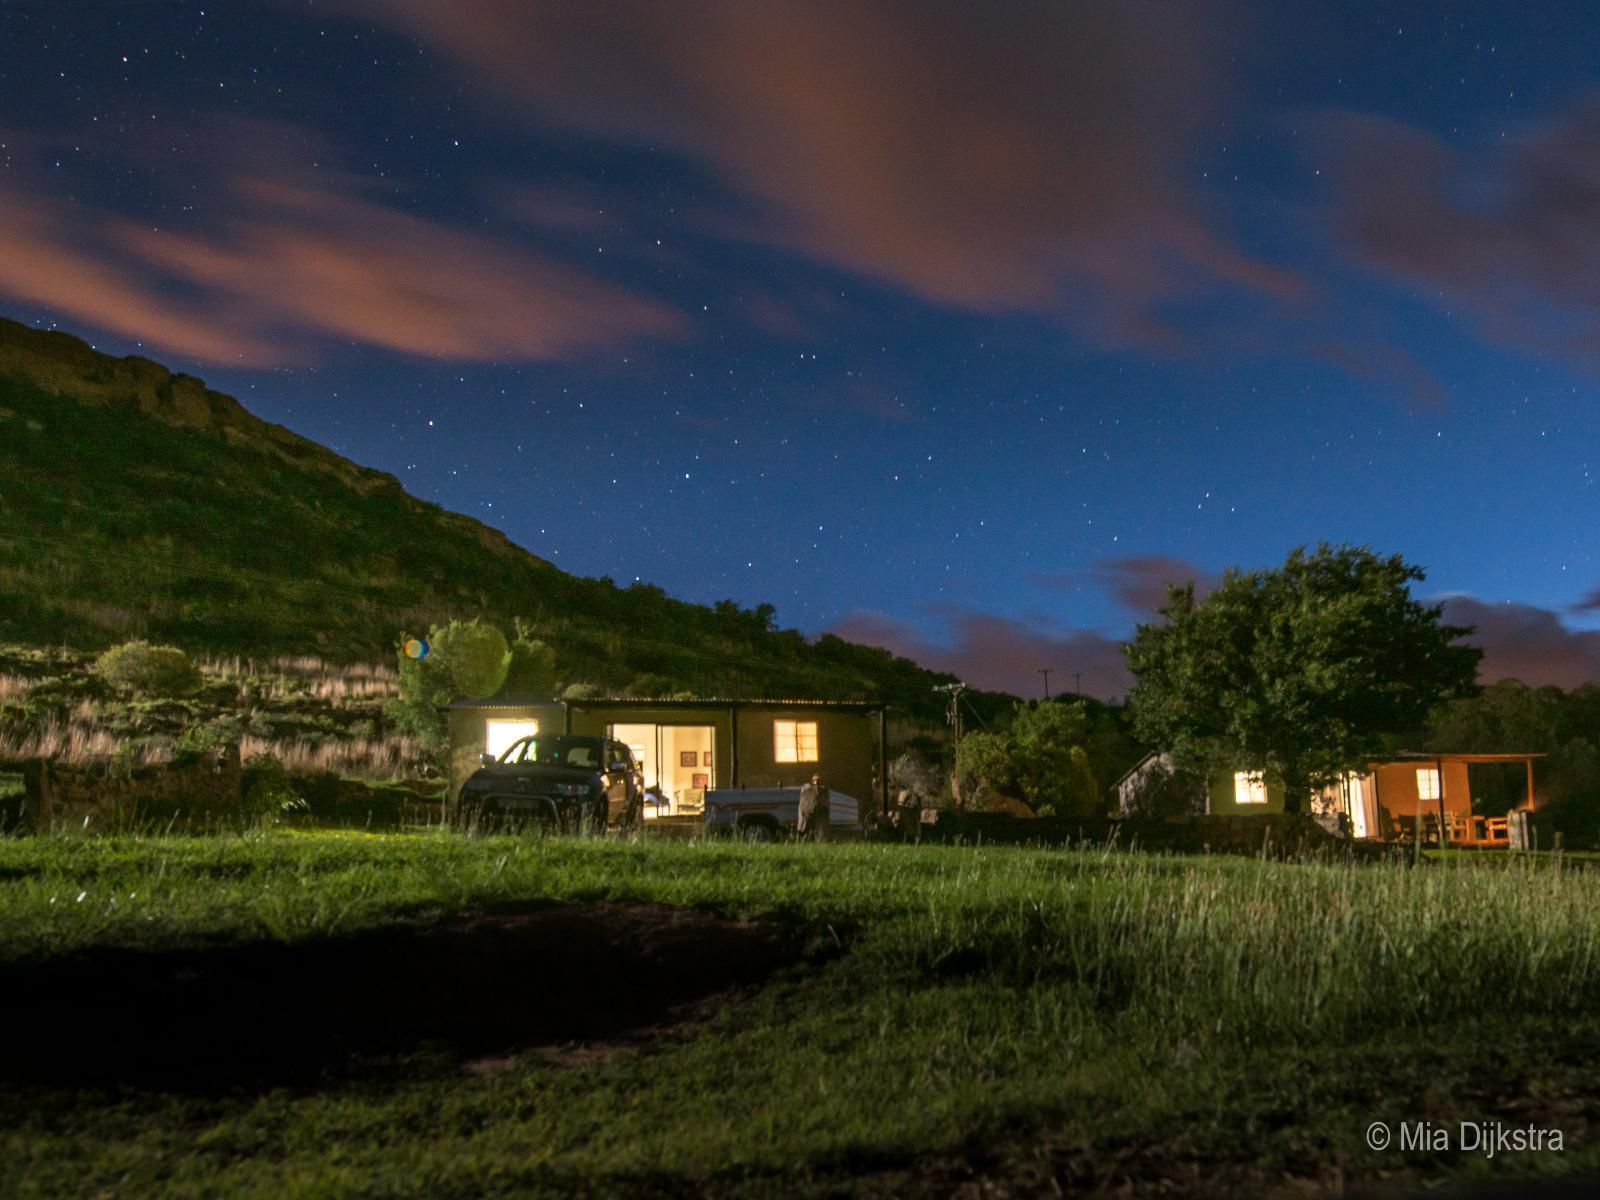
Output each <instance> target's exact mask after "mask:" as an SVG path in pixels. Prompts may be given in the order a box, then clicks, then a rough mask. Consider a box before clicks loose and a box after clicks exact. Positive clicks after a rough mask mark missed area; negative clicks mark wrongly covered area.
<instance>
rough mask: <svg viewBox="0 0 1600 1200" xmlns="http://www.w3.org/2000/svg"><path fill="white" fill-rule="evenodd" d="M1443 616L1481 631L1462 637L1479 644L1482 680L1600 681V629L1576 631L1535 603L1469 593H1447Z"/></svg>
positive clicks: (1538, 683) (1558, 684) (1530, 682)
mask: <svg viewBox="0 0 1600 1200" xmlns="http://www.w3.org/2000/svg"><path fill="white" fill-rule="evenodd" d="M1444 617H1445V620H1446V621H1447V622H1449V623H1450V624H1453V625H1472V626H1475V627H1476V630H1477V632H1475V633H1474V634H1473V635H1472V636H1470V637H1467V638H1465V639H1463V640H1464V641H1465V642H1466V643H1467V644H1468V645H1473V646H1478V647H1480V648H1481V649H1482V650H1483V652H1484V655H1483V662H1482V663H1481V664H1480V666H1479V668H1478V678H1479V680H1480V681H1481V682H1483V683H1492V682H1493V681H1495V680H1497V679H1520V680H1521V681H1522V682H1523V683H1526V684H1528V685H1530V686H1533V687H1539V686H1543V685H1545V684H1553V685H1555V686H1556V687H1563V688H1573V687H1577V686H1578V685H1579V684H1583V683H1595V682H1600V630H1590V629H1572V628H1569V627H1568V626H1567V625H1566V624H1565V623H1564V622H1563V621H1562V620H1561V617H1560V615H1559V614H1557V613H1555V612H1552V611H1551V610H1550V609H1547V608H1538V607H1536V606H1534V605H1531V604H1490V603H1487V602H1485V601H1483V600H1478V599H1474V598H1473V597H1471V596H1449V597H1447V598H1446V599H1445V601H1444Z"/></svg>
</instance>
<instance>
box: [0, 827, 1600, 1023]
mask: <svg viewBox="0 0 1600 1200" xmlns="http://www.w3.org/2000/svg"><path fill="white" fill-rule="evenodd" d="M6 864H11V865H13V866H21V865H22V864H28V876H29V878H28V882H26V883H25V884H23V885H21V886H20V887H18V886H17V885H13V886H12V888H11V889H10V895H9V899H8V912H9V914H10V915H9V917H8V918H7V920H9V921H11V923H10V924H9V925H7V926H6V927H5V928H4V929H0V953H3V952H5V949H4V948H5V946H6V945H7V944H21V943H28V942H32V941H34V934H33V933H30V932H28V931H29V929H30V928H31V925H30V922H39V923H40V924H39V926H38V934H39V936H40V937H48V938H51V939H60V940H61V941H62V942H63V943H78V942H82V941H86V940H87V941H99V940H111V941H118V940H121V939H123V938H127V937H136V938H143V937H146V936H147V935H148V934H149V933H150V932H151V931H152V930H153V929H154V930H164V931H165V934H164V936H168V937H182V936H185V935H186V933H187V932H194V931H210V932H213V933H214V932H217V931H219V930H224V929H227V928H230V927H231V928H234V929H235V930H238V931H252V930H254V931H262V930H265V931H267V932H269V933H270V935H271V936H274V937H282V938H290V939H292V938H296V937H301V936H307V935H310V934H313V933H324V932H329V931H331V930H334V929H338V928H354V927H360V926H363V925H370V924H374V923H380V922H382V921H384V920H387V919H392V918H393V917H395V916H396V915H397V914H400V913H416V912H418V911H428V910H433V911H445V910H458V909H464V908H475V907H481V906H484V905H494V904H503V903H505V902H507V901H512V900H518V901H532V900H539V899H552V898H569V899H570V898H584V899H608V900H619V901H648V902H661V903H668V904H680V905H691V906H697V907H705V908H712V909H716V910H719V911H723V912H727V913H729V914H738V915H768V916H772V915H777V916H779V917H781V918H783V919H787V920H798V921H803V922H808V923H814V924H817V925H819V926H829V927H832V928H835V929H848V928H852V927H854V928H858V929H859V930H860V931H861V932H860V934H859V936H858V938H857V942H856V945H857V954H858V962H859V963H861V964H863V966H862V969H863V970H864V971H865V973H866V976H867V977H869V978H870V979H871V980H873V981H876V982H875V986H884V987H889V988H894V987H913V986H918V985H917V982H916V981H918V980H921V981H924V983H923V985H922V986H925V981H927V980H929V979H934V980H943V981H945V982H946V983H947V984H950V985H959V984H963V983H970V984H973V985H982V986H983V987H986V988H998V989H1001V990H1002V991H1004V992H1006V993H1007V994H1011V995H1013V996H1015V995H1019V994H1022V993H1029V994H1033V995H1035V997H1036V1002H1041V1003H1046V1004H1047V1005H1049V1006H1051V1007H1052V1008H1054V1009H1056V1010H1058V1012H1059V1014H1060V1019H1062V1020H1066V1021H1068V1022H1069V1023H1070V1022H1071V1021H1074V1020H1077V1021H1090V1022H1104V1021H1105V1020H1107V1019H1116V1020H1119V1021H1120V1020H1124V1019H1134V1020H1136V1023H1145V1022H1152V1021H1153V1022H1159V1023H1162V1024H1164V1025H1170V1026H1172V1027H1174V1028H1176V1027H1179V1026H1181V1027H1182V1028H1183V1029H1184V1030H1186V1031H1187V1036H1189V1037H1191V1038H1193V1039H1198V1040H1199V1041H1202V1042H1203V1041H1209V1040H1215V1039H1216V1038H1219V1037H1225V1038H1244V1039H1247V1040H1249V1039H1262V1038H1267V1039H1271V1038H1276V1037H1291V1038H1298V1037H1305V1036H1315V1037H1348V1036H1353V1035H1355V1034H1358V1033H1362V1032H1367V1033H1370V1032H1372V1031H1373V1030H1380V1031H1407V1032H1409V1033H1411V1034H1413V1035H1416V1036H1421V1037H1424V1038H1431V1037H1448V1036H1449V1026H1450V1023H1451V1022H1453V1021H1458V1020H1467V1019H1469V1018H1478V1017H1481V1015H1482V1014H1483V1010H1484V1006H1485V1004H1486V1003H1492V1004H1493V1005H1494V1006H1495V1007H1496V1009H1497V1010H1499V1011H1503V1012H1504V1013H1506V1014H1507V1015H1508V1017H1527V1016H1537V1015H1546V1016H1548V1015H1552V1014H1558V1013H1564V1012H1571V1011H1577V1010H1579V1009H1582V1008H1584V1006H1586V1005H1587V1004H1588V1002H1589V1001H1588V998H1589V997H1591V996H1593V995H1594V994H1596V992H1597V990H1600V887H1597V886H1596V883H1597V880H1596V877H1595V876H1594V875H1593V874H1592V873H1586V872H1582V871H1574V870H1571V869H1570V868H1569V869H1561V868H1560V866H1559V865H1557V866H1554V867H1552V866H1551V865H1550V864H1549V861H1548V860H1542V861H1534V860H1530V861H1528V862H1525V863H1513V864H1504V863H1498V864H1496V865H1493V866H1488V865H1478V864H1469V863H1459V862H1456V863H1449V864H1435V865H1431V866H1425V867H1420V868H1406V867H1400V866H1391V865H1384V866H1364V867H1348V866H1331V865H1322V864H1313V863H1285V862H1269V861H1258V860H1251V859H1223V858H1214V859H1178V858H1164V857H1158V856H1153V855H1145V854H1140V853H1131V852H1120V851H1117V852H1107V851H1103V850H1089V849H1064V850H1018V849H1014V848H995V849H992V850H974V849H962V848H947V847H920V848H918V847H904V846H873V845H858V846H834V847H829V848H827V849H825V850H824V849H820V848H816V847H806V846H775V847H746V846H736V845H727V844H721V843H699V842H666V841H663V842H654V841H650V840H646V841H645V842H643V843H638V844H627V843H623V842H618V841H615V840H603V841H595V842H584V841H575V840H567V839H549V840H537V839H533V840H520V839H513V838H485V839H473V840H464V839H461V838H459V837H458V836H454V835H449V834H438V835H416V836H409V837H393V838H387V839H384V838H366V839H361V840H359V841H352V840H351V839H350V838H348V837H338V836H332V837H327V838H322V837H320V836H319V837H307V836H306V835H288V834H271V835H261V836H258V837H254V838H250V839H234V840H231V841H215V842H212V841H207V840H206V839H191V840H188V841H181V842H180V841H164V840H161V839H148V840H141V839H116V838H112V839H105V840H102V841H100V842H97V843H94V844H93V845H92V846H91V845H82V844H78V843H76V842H74V841H72V840H70V839H66V840H60V841H53V840H51V839H36V840H35V841H33V842H0V865H6ZM154 879H159V881H160V886H159V887H157V888H155V889H154V890H152V880H154ZM128 890H134V891H139V892H140V893H141V894H142V895H144V896H145V897H146V899H145V900H144V902H143V903H142V904H141V905H139V906H137V907H136V908H135V909H125V908H114V909H110V910H105V909H102V908H100V907H97V906H96V905H95V904H88V901H85V902H84V903H85V904H88V907H84V906H83V905H82V904H78V903H74V904H73V905H70V906H67V907H65V908H62V907H60V897H61V896H63V895H67V894H68V893H70V894H71V895H73V896H75V895H77V894H78V893H79V892H84V893H85V894H86V896H88V897H90V898H98V899H99V900H104V899H108V898H110V897H113V896H115V895H119V894H122V893H125V892H126V891H128ZM49 896H55V897H56V900H55V901H49V900H48V897H49ZM97 913H98V914H99V915H98V916H97V915H95V914H97ZM1073 1014H1077V1016H1074V1015H1073Z"/></svg>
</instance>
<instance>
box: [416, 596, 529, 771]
mask: <svg viewBox="0 0 1600 1200" xmlns="http://www.w3.org/2000/svg"><path fill="white" fill-rule="evenodd" d="M410 640H411V639H410V638H409V636H408V635H406V634H402V635H401V636H400V651H399V671H398V674H399V690H400V695H399V697H398V698H397V699H394V700H391V701H389V705H388V712H389V716H390V717H391V718H392V719H393V721H394V722H395V724H396V725H397V726H398V727H399V728H400V729H401V731H402V732H405V733H410V734H412V735H414V736H415V737H416V738H417V739H418V740H419V741H420V742H421V743H422V744H423V746H424V747H426V748H427V749H428V750H430V751H433V752H435V753H437V752H439V751H441V750H443V749H444V747H445V743H446V742H447V740H448V737H449V731H448V728H447V726H446V723H445V716H444V712H443V708H444V706H445V705H446V704H449V703H450V702H451V701H452V700H456V699H459V698H461V697H463V696H468V697H472V698H474V699H476V698H479V697H483V696H492V695H494V694H495V692H497V691H499V690H500V687H501V685H502V684H504V683H505V680H506V672H507V671H508V670H509V669H510V667H511V648H510V647H509V646H508V645H506V637H505V634H503V633H501V632H500V631H499V630H498V629H496V628H495V627H494V626H493V625H485V624H483V623H482V622H481V621H479V620H478V619H477V618H476V617H474V618H473V619H472V620H470V621H451V622H449V623H448V624H446V625H435V626H433V627H432V628H431V629H429V630H428V639H427V644H428V653H427V656H426V657H423V658H413V657H411V656H410V655H409V654H407V653H406V651H405V646H406V644H407V642H408V641H410Z"/></svg>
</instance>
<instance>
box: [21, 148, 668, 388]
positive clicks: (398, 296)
mask: <svg viewBox="0 0 1600 1200" xmlns="http://www.w3.org/2000/svg"><path fill="white" fill-rule="evenodd" d="M330 179H331V180H332V181H331V182H329V181H323V182H318V183H309V182H294V181H283V180H281V179H277V178H273V179H269V178H268V177H266V176H263V175H250V174H245V175H236V176H230V177H227V178H224V179H218V180H216V181H215V183H214V184H213V185H212V186H211V195H212V197H213V204H212V208H213V209H214V210H216V211H218V212H219V213H220V215H219V216H218V217H217V218H215V220H214V222H213V223H212V224H211V225H208V226H207V227H206V228H204V229H182V230H178V229H171V228H162V229H160V230H154V229H151V228H150V227H148V226H146V225H142V224H135V223H134V222H132V221H128V220H126V219H123V218H120V217H118V216H116V215H114V214H110V213H107V212H104V211H100V210H97V209H94V208H92V207H90V206H87V205H82V204H77V205H75V204H71V203H63V202H59V201H53V202H51V203H50V204H48V205H46V204H45V203H44V202H43V201H42V200H41V199H38V198H35V197H32V196H29V195H27V194H25V193H23V192H22V191H20V190H19V189H17V188H15V187H11V188H6V189H0V294H4V295H8V296H11V297H13V298H15V299H20V300H24V301H28V302H31V303H36V304H39V305H43V306H47V307H49V308H51V309H53V310H55V311H57V312H59V313H62V314H64V315H66V316H68V317H71V318H74V319H76V320H81V321H83V322H85V323H86V324H89V325H92V326H94V327H97V328H99V329H101V330H105V331H107V332H113V333H117V334H121V335H123V336H125V337H129V338H133V339H136V340H139V341H143V342H147V343H149V344H151V345H152V346H155V347H159V348H162V349H165V350H167V351H171V352H175V353H178V354H182V355H185V356H188V357H191V358H195V359H199V360H203V361H208V362H217V363H227V364H232V365H251V366H266V365H275V364H279V363H286V362H295V361H303V360H305V359H307V358H308V357H311V356H312V354H313V345H314V343H315V342H316V341H317V340H319V339H325V338H338V339H341V340H346V341H352V342H360V343H364V344H367V345H375V346H382V347H384V348H387V349H391V350H398V351H402V352H405V353H410V354H420V355H431V356H437V357H441V358H447V359H453V360H460V361H502V362H503V361H527V360H549V359H568V358H575V357H581V356H585V355H591V354H594V353H597V352H599V351H603V350H610V349H614V348H618V347H623V346H627V345H630V344H632V343H634V342H637V341H639V340H642V339H655V338H671V337H677V336H681V335H682V334H683V333H684V332H685V330H686V327H687V326H686V322H685V320H684V319H683V318H682V317H681V316H680V315H679V314H678V313H677V312H675V311H673V310H671V309H669V308H668V307H666V306H665V305H662V304H659V303H657V302H655V301H653V300H650V299H647V298H643V297H640V296H637V295H634V294H632V293H630V292H629V291H627V290H626V289H623V288H620V287H617V286H615V285H613V284H610V283H608V282H606V281H604V280H601V279H599V278H597V277H594V276H591V275H589V274H587V273H584V272H582V271H578V270H575V269H572V268H569V267H566V266H563V265H561V264H559V263H556V262H554V261H551V260H549V259H547V258H544V257H542V256H540V255H538V254H535V253H533V252H531V251H529V250H528V249H526V248H525V247H524V246H523V245H521V244H520V243H517V242H512V241H507V240H503V239H497V238H494V237H490V236H486V235H484V234H481V233H477V232H467V231H464V230H460V229H456V228H452V227H451V226H449V225H446V224H444V223H442V222H437V221H431V220H426V219H424V218H421V217H417V216H413V215H411V214H409V213H405V212H401V211H400V210H398V209H394V208H390V207H387V206H385V205H383V204H379V203H377V202H375V201H373V200H370V199H367V198H365V197H364V196H362V195H361V194H360V190H359V181H357V180H354V179H351V178H349V177H340V176H330Z"/></svg>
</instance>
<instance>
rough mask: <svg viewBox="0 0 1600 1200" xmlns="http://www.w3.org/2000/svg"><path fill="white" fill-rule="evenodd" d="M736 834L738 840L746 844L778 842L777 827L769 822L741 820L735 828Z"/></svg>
mask: <svg viewBox="0 0 1600 1200" xmlns="http://www.w3.org/2000/svg"><path fill="white" fill-rule="evenodd" d="M736 832H737V833H738V835H739V839H740V840H741V841H746V842H775V841H777V840H778V827H777V826H776V825H775V824H773V823H772V822H771V821H745V820H741V821H740V822H739V824H738V826H737V827H736Z"/></svg>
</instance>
